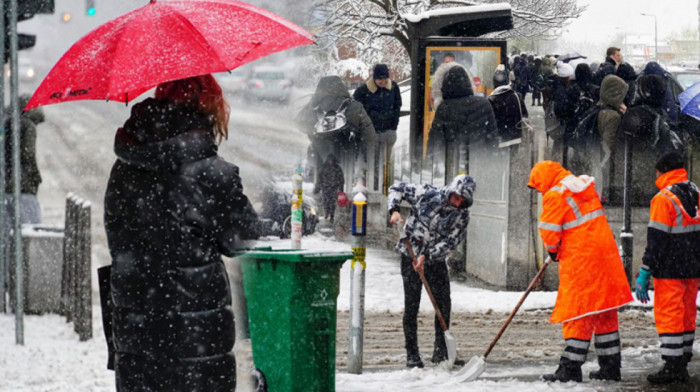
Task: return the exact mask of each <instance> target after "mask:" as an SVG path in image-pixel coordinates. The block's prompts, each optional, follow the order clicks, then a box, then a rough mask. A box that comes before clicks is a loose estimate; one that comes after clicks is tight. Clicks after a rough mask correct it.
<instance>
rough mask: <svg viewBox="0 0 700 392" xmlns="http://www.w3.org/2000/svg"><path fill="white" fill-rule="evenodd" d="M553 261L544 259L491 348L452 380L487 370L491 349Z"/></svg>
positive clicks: (459, 380) (477, 375)
mask: <svg viewBox="0 0 700 392" xmlns="http://www.w3.org/2000/svg"><path fill="white" fill-rule="evenodd" d="M551 262H552V258H551V257H549V256H547V260H545V261H544V264H543V265H542V268H540V270H539V272H537V275H535V278H534V279H532V282H530V285H529V286H527V290H525V293H523V296H522V298H520V301H519V302H518V304H517V305H515V309H513V311H512V312H510V316H508V319H507V320H506V322H505V323H504V324H503V326H502V327H501V330H500V331H498V333H497V334H496V337H495V338H493V341H492V342H491V345H489V348H487V349H486V352H485V353H484V355H482V356H480V357H478V356H476V355H475V356H473V357H472V359H470V360H469V362H467V364H466V365H464V367H463V368H462V369H461V370H460V371H459V372H457V373H456V374H455V375H454V376H453V377H452V381H456V382H467V381H474V380H476V378H477V377H479V376H480V375H481V373H483V372H484V370H486V362H484V360H485V359H486V357H488V355H489V353H490V352H491V349H493V346H495V345H496V342H498V339H500V338H501V335H503V332H504V331H505V330H506V327H508V324H510V321H511V320H512V319H513V316H515V313H517V312H518V309H520V305H522V304H523V302H524V301H525V298H527V295H528V294H530V291H532V288H533V287H535V284H536V283H537V281H538V280H540V278H542V275H544V270H545V269H547V266H548V265H549V264H550V263H551Z"/></svg>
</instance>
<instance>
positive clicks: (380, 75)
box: [372, 64, 389, 79]
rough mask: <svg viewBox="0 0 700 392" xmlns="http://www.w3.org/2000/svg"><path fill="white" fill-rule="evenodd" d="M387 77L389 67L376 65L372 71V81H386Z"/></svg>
mask: <svg viewBox="0 0 700 392" xmlns="http://www.w3.org/2000/svg"><path fill="white" fill-rule="evenodd" d="M388 77H389V67H387V66H386V64H377V65H375V66H374V71H372V78H373V79H386V78H388Z"/></svg>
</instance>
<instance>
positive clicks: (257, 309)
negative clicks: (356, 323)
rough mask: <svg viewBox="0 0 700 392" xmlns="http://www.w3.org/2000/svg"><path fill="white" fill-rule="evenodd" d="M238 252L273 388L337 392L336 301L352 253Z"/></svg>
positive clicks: (258, 352)
mask: <svg viewBox="0 0 700 392" xmlns="http://www.w3.org/2000/svg"><path fill="white" fill-rule="evenodd" d="M238 257H239V260H240V261H241V267H242V270H243V289H244V292H245V296H246V300H247V302H248V319H249V326H250V338H251V344H252V346H253V362H254V363H255V367H256V369H257V370H259V371H260V372H262V373H263V375H264V377H265V380H266V382H267V387H268V389H269V390H270V391H271V392H313V391H319V392H329V391H331V392H332V391H335V327H336V313H337V306H336V300H337V298H338V293H339V291H340V268H341V266H342V265H343V263H344V262H345V261H346V260H348V259H352V257H353V254H352V252H318V251H310V250H272V249H270V248H266V249H259V250H258V249H255V250H253V251H251V252H248V253H245V254H242V255H240V256H238Z"/></svg>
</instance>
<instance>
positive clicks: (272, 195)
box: [259, 183, 318, 238]
mask: <svg viewBox="0 0 700 392" xmlns="http://www.w3.org/2000/svg"><path fill="white" fill-rule="evenodd" d="M287 188H289V189H287ZM259 215H260V219H261V220H262V223H263V225H262V226H263V229H262V231H263V232H262V233H261V234H262V235H271V236H279V237H280V238H289V237H290V236H291V233H292V193H291V187H290V186H280V185H279V184H276V183H270V184H268V186H267V187H265V189H264V190H263V193H262V208H261V209H260V214H259ZM317 224H318V216H317V215H316V200H315V199H314V198H313V196H312V195H311V194H310V193H308V194H307V193H305V194H304V195H303V203H302V231H301V233H302V235H310V234H313V233H314V232H315V231H316V225H317Z"/></svg>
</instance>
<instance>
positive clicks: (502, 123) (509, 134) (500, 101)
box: [488, 86, 528, 141]
mask: <svg viewBox="0 0 700 392" xmlns="http://www.w3.org/2000/svg"><path fill="white" fill-rule="evenodd" d="M488 100H489V103H490V104H491V107H493V114H494V116H495V117H496V124H497V126H498V135H499V136H500V137H501V139H502V140H503V141H507V140H511V139H517V138H519V137H521V136H522V128H520V127H518V124H519V123H520V121H522V118H523V117H527V116H528V114H527V107H526V106H525V102H523V97H522V95H520V93H516V92H515V91H513V89H512V88H510V87H509V86H501V87H499V88H497V89H495V90H494V91H493V93H491V95H489V98H488Z"/></svg>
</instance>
